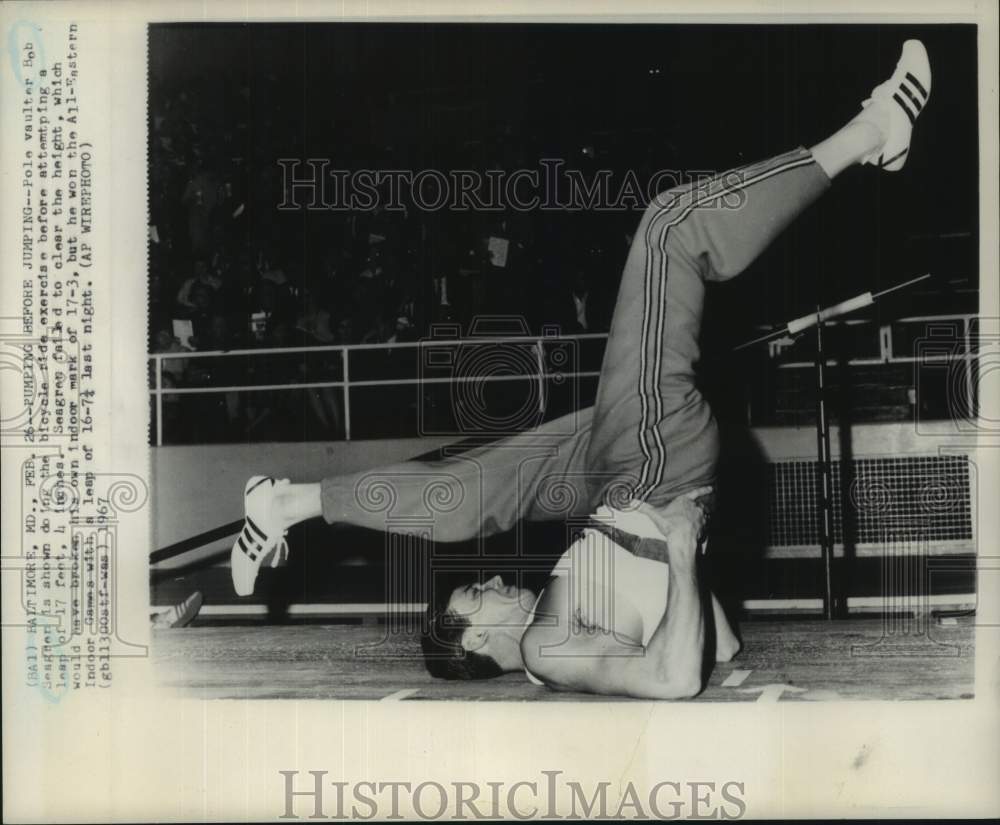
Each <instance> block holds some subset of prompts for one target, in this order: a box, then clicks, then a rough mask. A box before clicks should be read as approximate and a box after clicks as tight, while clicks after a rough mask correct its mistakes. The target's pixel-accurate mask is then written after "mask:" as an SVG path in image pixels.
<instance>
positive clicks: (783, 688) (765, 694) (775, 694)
mask: <svg viewBox="0 0 1000 825" xmlns="http://www.w3.org/2000/svg"><path fill="white" fill-rule="evenodd" d="M757 691H760V696H758V697H757V701H758V702H777V701H778V700H779V699H780V698H781V694H783V693H786V692H787V693H805V692H806V689H805V688H800V687H795V685H762V686H758V687H748V688H740V693H756V692H757Z"/></svg>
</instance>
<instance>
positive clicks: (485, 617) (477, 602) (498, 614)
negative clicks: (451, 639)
mask: <svg viewBox="0 0 1000 825" xmlns="http://www.w3.org/2000/svg"><path fill="white" fill-rule="evenodd" d="M534 604H535V594H534V593H532V592H531V591H530V590H527V589H525V588H521V587H516V586H514V585H512V584H511V585H508V584H504V582H503V579H502V578H501V577H500V576H494V577H493V578H492V579H490V580H489V581H485V582H482V583H479V582H476V583H474V584H466V585H462V586H461V587H456V588H455V589H454V590H453V591H452V594H451V598H450V599H449V600H448V607H449V608H450V609H451V610H452V611H453V612H455V613H457V614H459V615H460V616H465V617H466V618H468V620H469V623H470V624H472V625H484V626H489V627H502V626H504V625H514V626H515V627H516V626H519V625H521V624H523V623H524V621H525V620H526V618H527V614H528V612H529V611H530V610H531V608H532V607H533V606H534Z"/></svg>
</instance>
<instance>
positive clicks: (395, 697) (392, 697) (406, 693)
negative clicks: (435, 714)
mask: <svg viewBox="0 0 1000 825" xmlns="http://www.w3.org/2000/svg"><path fill="white" fill-rule="evenodd" d="M419 690H420V688H406V690H397V691H396V692H395V693H390V694H389V695H388V696H383V697H382V698H381V699H380V700H379V701H381V702H398V701H399V700H400V699H407V698H409V697H410V696H412V695H413V694H414V693H417V692H418V691H419Z"/></svg>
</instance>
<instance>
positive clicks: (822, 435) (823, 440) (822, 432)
mask: <svg viewBox="0 0 1000 825" xmlns="http://www.w3.org/2000/svg"><path fill="white" fill-rule="evenodd" d="M816 436H817V446H818V449H817V455H818V459H819V460H818V467H817V470H818V472H817V475H818V485H817V486H818V492H819V537H820V551H821V552H822V557H823V615H824V616H825V617H826V618H827V619H832V618H833V617H834V613H835V606H834V602H833V464H832V461H831V459H830V422H829V420H828V419H827V414H826V351H825V350H824V349H823V319H822V318H820V317H819V308H818V307H817V323H816Z"/></svg>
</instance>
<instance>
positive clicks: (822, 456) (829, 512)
mask: <svg viewBox="0 0 1000 825" xmlns="http://www.w3.org/2000/svg"><path fill="white" fill-rule="evenodd" d="M930 277H931V276H930V273H928V274H926V275H921V276H920V277H918V278H911V279H910V280H909V281H904V282H903V283H901V284H896V285H895V286H891V287H889V288H888V289H883V290H882V291H881V292H875V293H872V292H864V293H862V294H861V295H856V296H855V297H853V298H848V299H847V300H846V301H841V302H840V303H839V304H834V305H833V306H829V307H826V308H825V309H823V308H820V307H817V308H816V312H812V313H810V314H809V315H803V316H802V317H801V318H796V319H795V320H794V321H789V322H788V323H787V324H786V325H785V326H783V327H781V328H780V329H776V330H774V331H772V332H769V333H767V334H766V335H761V336H760V337H758V338H754V339H753V340H752V341H747V342H746V343H744V344H740V345H739V346H738V347H735V348H734V349H733V352H736V351H738V350H742V349H746V348H747V347H751V346H753V345H754V344H760V343H762V342H764V341H770V340H772V339H774V338H777V337H779V336H792V337H794V336H797V335H801V334H802V333H803V332H805V331H806V330H807V329H809V328H810V327H812V326H815V327H816V454H817V476H818V478H817V481H818V492H819V496H818V508H819V512H818V516H819V533H820V536H819V546H820V553H821V555H822V559H823V615H824V616H825V617H826V618H827V619H832V618H834V617H835V616H838V615H840V614H841V613H842V610H843V605H841V604H839V603H838V600H836V599H835V596H834V590H833V461H832V458H831V456H830V421H829V418H828V417H827V410H826V395H827V383H826V351H825V350H824V348H823V327H824V325H825V323H826V322H827V321H829V320H830V319H832V318H838V317H840V316H841V315H847V314H848V313H850V312H854V311H855V310H858V309H863V308H864V307H867V306H871V305H872V304H874V303H875V300H876V299H877V298H881V297H882V296H884V295H888V294H889V293H890V292H896V291H897V290H900V289H904V288H906V287H908V286H913V284H916V283H919V282H920V281H923V280H926V279H927V278H930Z"/></svg>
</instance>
